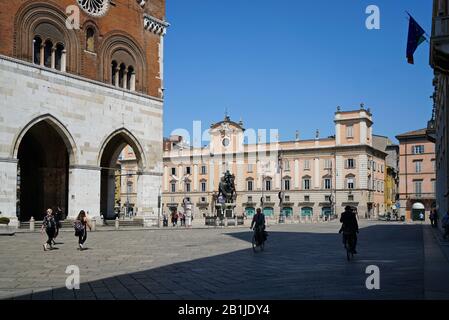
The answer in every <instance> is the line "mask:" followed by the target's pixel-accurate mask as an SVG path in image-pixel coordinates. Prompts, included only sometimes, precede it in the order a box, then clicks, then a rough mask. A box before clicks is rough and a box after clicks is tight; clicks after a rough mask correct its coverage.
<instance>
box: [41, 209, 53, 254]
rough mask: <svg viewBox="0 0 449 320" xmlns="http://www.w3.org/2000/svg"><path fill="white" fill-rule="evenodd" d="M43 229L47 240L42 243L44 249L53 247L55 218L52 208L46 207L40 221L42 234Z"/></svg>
mask: <svg viewBox="0 0 449 320" xmlns="http://www.w3.org/2000/svg"><path fill="white" fill-rule="evenodd" d="M44 230H45V232H46V233H47V238H48V239H47V242H45V243H44V244H43V247H44V251H47V250H48V249H49V248H50V249H53V246H52V244H53V238H54V237H55V233H56V220H55V217H54V216H53V210H52V209H47V215H46V216H45V217H44V220H43V221H42V229H41V233H42V235H43V234H44Z"/></svg>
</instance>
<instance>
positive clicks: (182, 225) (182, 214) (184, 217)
mask: <svg viewBox="0 0 449 320" xmlns="http://www.w3.org/2000/svg"><path fill="white" fill-rule="evenodd" d="M185 226H186V213H185V211H184V212H181V227H185Z"/></svg>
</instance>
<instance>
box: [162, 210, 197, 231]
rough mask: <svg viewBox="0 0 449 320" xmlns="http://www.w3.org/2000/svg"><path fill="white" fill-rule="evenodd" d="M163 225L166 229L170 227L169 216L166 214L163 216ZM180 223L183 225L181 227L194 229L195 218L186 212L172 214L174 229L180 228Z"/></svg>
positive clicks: (173, 212)
mask: <svg viewBox="0 0 449 320" xmlns="http://www.w3.org/2000/svg"><path fill="white" fill-rule="evenodd" d="M162 219H163V225H164V227H168V216H167V214H166V213H163V215H162ZM178 221H179V223H180V224H181V227H186V228H190V227H192V221H193V216H192V214H191V213H190V214H188V213H185V212H178V211H176V210H174V211H172V213H171V224H172V226H173V227H177V226H178Z"/></svg>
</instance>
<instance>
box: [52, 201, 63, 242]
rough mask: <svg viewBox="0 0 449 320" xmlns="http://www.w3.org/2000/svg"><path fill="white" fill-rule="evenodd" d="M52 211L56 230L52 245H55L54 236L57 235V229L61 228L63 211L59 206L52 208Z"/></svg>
mask: <svg viewBox="0 0 449 320" xmlns="http://www.w3.org/2000/svg"><path fill="white" fill-rule="evenodd" d="M53 212H54V218H55V221H56V232H55V236H54V238H53V245H56V238H57V237H58V235H59V229H61V228H62V223H61V221H62V220H63V212H62V209H61V208H60V207H57V208H56V209H55V210H53Z"/></svg>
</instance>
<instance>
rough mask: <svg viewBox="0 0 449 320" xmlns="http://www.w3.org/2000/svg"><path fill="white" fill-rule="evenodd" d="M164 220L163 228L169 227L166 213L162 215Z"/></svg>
mask: <svg viewBox="0 0 449 320" xmlns="http://www.w3.org/2000/svg"><path fill="white" fill-rule="evenodd" d="M162 220H163V226H164V227H168V216H167V214H166V213H165V212H164V213H163V214H162Z"/></svg>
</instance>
